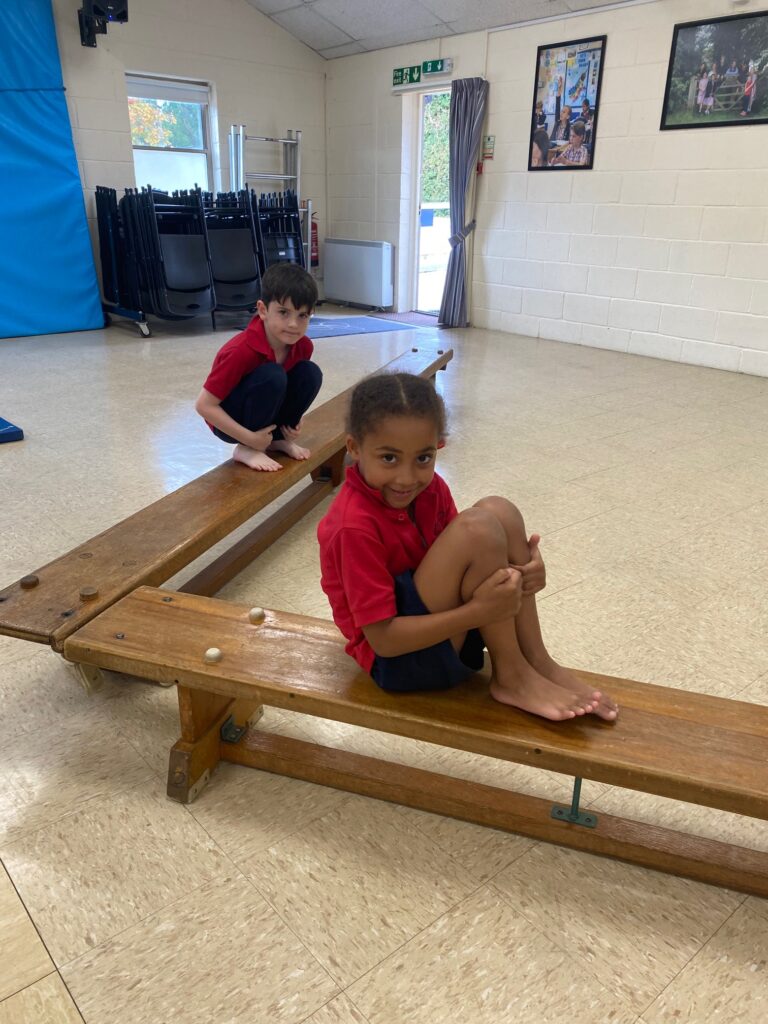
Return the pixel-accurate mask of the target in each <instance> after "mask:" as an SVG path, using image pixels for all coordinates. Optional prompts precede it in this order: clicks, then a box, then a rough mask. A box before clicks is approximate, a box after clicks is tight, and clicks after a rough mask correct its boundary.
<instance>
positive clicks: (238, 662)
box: [64, 587, 768, 896]
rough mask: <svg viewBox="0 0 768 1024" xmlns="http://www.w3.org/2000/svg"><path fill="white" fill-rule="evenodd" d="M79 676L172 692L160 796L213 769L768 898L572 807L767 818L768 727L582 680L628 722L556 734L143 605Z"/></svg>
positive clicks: (728, 868) (236, 626)
mask: <svg viewBox="0 0 768 1024" xmlns="http://www.w3.org/2000/svg"><path fill="white" fill-rule="evenodd" d="M64 656H65V658H67V659H71V660H73V661H76V662H83V663H86V664H89V665H93V666H100V667H102V668H107V669H114V670H117V671H120V672H127V673H130V674H132V675H136V676H140V677H143V678H145V679H152V680H155V681H157V682H161V683H165V684H173V683H176V684H178V690H179V707H180V717H181V738H180V740H179V741H178V742H177V743H176V745H175V746H174V748H173V749H172V751H171V758H170V767H169V777H168V793H169V795H170V796H171V797H173V798H174V799H176V800H180V801H182V802H188V801H190V800H191V799H193V798H194V796H195V795H196V794H197V792H198V791H199V790H200V789H201V788H202V786H203V785H204V784H205V783H206V782H207V780H208V778H209V776H210V773H211V772H212V771H213V769H214V768H215V766H216V765H217V764H218V762H219V761H220V760H224V761H230V762H234V763H236V764H242V765H250V766H252V767H255V768H261V769H264V770H267V771H271V772H277V773H280V774H284V775H289V776H293V777H295V778H300V779H306V780H309V781H311V782H316V783H321V784H323V785H328V786H334V787H337V788H339V789H343V790H349V791H351V792H355V793H363V794H366V795H368V796H374V797H378V798H380V799H385V800H392V801H396V802H398V803H402V804H407V805H409V806H412V807H418V808H421V809H423V810H428V811H434V812H438V813H440V814H445V815H449V816H452V817H456V818H461V819H464V820H467V821H473V822H477V823H479V824H482V825H488V826H493V827H494V828H500V829H506V830H508V831H511V832H516V833H521V834H523V835H527V836H532V837H534V838H536V839H543V840H547V841H550V842H555V843H559V844H562V845H565V846H571V847H575V848H577V849H580V850H585V851H589V852H592V853H598V854H604V855H608V856H612V857H617V858H619V859H621V860H626V861H629V862H631V863H635V864H641V865H644V866H646V867H651V868H656V869H659V870H663V871H668V872H671V873H673V874H679V875H683V876H687V877H690V878H694V879H697V880H700V881H704V882H709V883H712V884H716V885H723V886H727V887H729V888H732V889H737V890H740V891H743V892H748V893H753V894H756V895H760V896H768V854H765V853H760V852H757V851H754V850H749V849H744V848H739V847H735V846H731V845H728V844H725V843H721V842H716V841H713V840H710V839H705V838H701V837H697V836H691V835H687V834H685V833H680V832H675V831H672V830H669V829H665V828H660V827H657V826H653V825H647V824H641V823H639V822H633V821H628V820H625V819H622V818H617V817H613V816H611V815H607V814H603V813H599V814H598V813H594V812H592V811H588V812H584V811H582V810H580V809H579V807H578V799H577V797H578V790H579V787H580V779H581V778H582V777H585V778H588V779H594V780H597V781H599V782H605V783H610V784H611V785H615V786H621V787H625V788H629V789H635V790H641V791H644V792H647V793H655V794H658V795H661V796H665V797H672V798H674V799H677V800H684V801H688V802H692V803H696V804H703V805H705V806H708V807H713V808H719V809H721V810H726V811H734V812H737V813H739V814H745V815H750V816H754V817H758V818H763V819H766V818H768V709H767V708H764V707H760V706H756V705H754V704H745V703H740V702H737V701H730V700H723V699H721V698H717V697H710V696H707V695H705V694H698V693H689V692H684V691H678V690H673V689H668V688H666V687H663V686H651V685H647V684H642V683H637V682H631V681H629V680H625V679H613V678H611V679H609V678H607V677H604V676H598V675H595V674H593V673H581V674H582V676H583V677H584V678H585V679H586V680H588V681H589V682H591V683H592V684H593V685H595V686H597V687H600V688H605V689H606V690H609V691H610V692H611V693H612V694H613V695H615V696H616V698H617V699H618V701H619V704H620V705H621V708H622V711H621V717H620V719H619V721H618V722H617V723H615V724H608V723H606V722H603V721H601V720H599V719H597V718H595V717H594V716H587V717H584V718H580V719H575V720H573V721H570V722H562V723H552V722H546V721H544V720H543V719H539V718H536V717H534V716H532V715H527V714H525V713H523V712H519V711H516V710H515V709H513V708H508V707H505V706H502V705H499V704H497V703H496V702H494V701H493V700H492V699H491V698H490V696H489V694H488V689H487V681H486V680H485V679H484V678H483V677H482V676H475V677H474V678H473V679H472V680H470V682H468V683H467V684H465V685H463V686H460V687H458V688H457V689H455V690H452V691H450V692H447V693H441V694H424V695H421V694H410V695H399V696H396V695H391V694H386V693H384V692H382V691H381V690H379V689H378V688H377V687H376V685H375V684H374V683H373V682H372V680H370V679H369V678H368V677H367V676H366V675H365V674H363V673H361V672H360V671H359V670H358V669H357V667H356V666H355V664H354V663H353V662H352V660H351V659H349V658H348V657H347V655H346V654H345V653H344V650H343V645H342V640H341V638H340V636H339V634H338V632H337V630H336V628H335V626H334V625H333V624H332V623H330V622H325V621H323V620H319V619H310V618H304V617H302V616H297V615H290V614H287V613H282V612H269V611H268V612H262V611H261V610H259V609H249V608H248V607H246V606H241V605H235V604H231V603H228V602H225V601H220V600H215V599H211V598H206V597H199V596H194V595H190V594H180V593H170V592H168V591H166V590H157V589H153V588H149V587H142V588H140V589H138V590H136V591H135V592H134V593H132V594H130V595H129V596H127V597H125V598H123V599H122V600H121V601H119V602H118V603H117V604H115V605H113V606H112V607H110V608H109V609H108V610H106V611H104V612H103V613H102V614H100V615H99V616H98V617H96V618H94V619H92V620H91V621H90V622H89V623H88V624H87V625H85V626H83V627H82V628H81V629H79V630H78V631H77V632H76V633H74V634H72V635H71V636H69V637H68V638H67V639H66V640H65V642H64ZM265 704H266V705H270V706H274V707H277V708H283V709H288V710H293V711H299V712H304V713H306V714H310V715H316V716H319V717H322V718H329V719H333V720H336V721H340V722H347V723H352V724H355V725H360V726H365V727H367V728H370V729H377V730H380V731H382V732H385V733H395V734H397V735H400V736H407V737H411V738H414V739H419V740H426V741H429V742H430V743H437V744H442V745H444V746H447V747H452V748H455V749H460V750H467V751H472V752H474V753H477V754H484V755H489V756H491V757H495V758H501V759H503V760H507V761H513V762H518V763H521V764H526V765H531V766H537V767H540V768H544V769H549V770H552V771H556V772H565V773H568V774H571V775H574V776H576V777H577V785H576V787H575V791H574V801H573V803H572V805H571V807H565V808H563V807H560V808H553V807H552V805H551V804H550V803H548V802H547V801H546V800H542V799H539V798H535V797H531V796H526V795H522V794H519V793H512V792H508V791H505V790H501V789H497V788H494V787H490V786H485V785H480V784H478V783H475V782H468V781H464V780H460V779H455V778H450V777H447V776H444V775H439V774H436V773H433V772H428V771H424V770H421V769H416V768H411V767H407V766H404V765H399V764H393V763H388V762H385V761H381V760H378V759H375V758H371V757H364V756H360V755H357V754H351V753H348V752H345V751H341V750H335V749H331V748H327V747H323V746H319V745H317V744H313V743H307V742H303V741H300V740H295V739H291V738H288V737H281V736H276V735H273V734H271V733H269V734H268V733H259V731H258V729H253V728H251V729H248V730H247V731H246V730H245V728H244V727H245V724H246V723H247V722H248V720H249V719H250V720H254V719H255V717H256V716H257V715H258V713H259V709H260V707H261V706H262V705H265Z"/></svg>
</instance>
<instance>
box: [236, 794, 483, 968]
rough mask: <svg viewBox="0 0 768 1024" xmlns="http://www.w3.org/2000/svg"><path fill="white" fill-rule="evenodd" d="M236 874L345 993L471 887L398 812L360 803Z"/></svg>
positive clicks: (381, 805)
mask: <svg viewBox="0 0 768 1024" xmlns="http://www.w3.org/2000/svg"><path fill="white" fill-rule="evenodd" d="M241 867H242V868H243V870H244V871H245V872H246V874H247V875H248V876H249V877H250V878H251V879H252V880H253V882H254V884H255V885H256V887H257V888H258V889H259V891H260V892H262V893H263V894H264V896H265V897H266V898H267V899H268V900H269V902H270V903H271V904H272V906H274V908H275V909H276V910H277V911H278V913H279V914H280V916H281V917H282V918H283V920H285V921H286V923H287V924H288V925H289V927H290V928H292V930H293V931H295V932H296V934H297V935H298V936H299V938H301V940H302V941H303V942H304V943H305V945H306V946H307V947H308V948H309V949H310V950H311V951H312V952H313V953H314V955H315V956H316V957H317V958H318V960H319V961H320V962H321V963H322V964H323V965H324V966H325V968H326V969H327V970H328V972H329V973H330V974H331V976H332V977H333V978H335V979H336V980H337V981H338V982H339V983H340V984H342V985H348V984H349V983H350V982H352V981H354V979H355V978H359V977H360V976H361V975H362V974H364V973H365V972H366V971H368V970H369V969H370V968H371V967H373V966H374V965H375V964H376V963H378V962H379V961H380V960H381V959H382V958H383V957H385V956H387V955H388V954H389V953H391V952H392V951H393V950H395V949H397V948H398V947H399V946H401V945H402V944H403V943H404V942H406V941H407V940H408V939H410V938H412V937H413V936H414V935H415V934H417V932H419V931H420V930H421V929H422V928H424V927H425V926H426V925H428V924H430V923H431V922H432V921H434V920H435V918H437V917H439V916H440V914H442V913H444V912H445V911H446V910H448V909H449V908H450V907H451V906H453V904H454V903H456V902H457V901H458V900H460V899H462V898H463V897H464V896H466V895H467V894H468V893H469V892H471V891H472V890H473V889H474V888H475V882H474V880H473V879H472V877H471V876H470V875H469V874H468V873H467V872H465V871H464V870H463V869H462V868H460V867H459V866H458V865H457V864H455V863H454V862H453V861H452V859H451V858H450V857H448V856H447V855H446V854H445V853H443V851H442V850H441V849H440V848H439V847H438V846H436V845H435V844H434V843H433V842H432V841H431V840H429V839H428V838H427V837H426V836H424V835H423V834H421V833H420V832H416V831H414V829H413V827H412V824H411V821H410V819H409V818H408V816H407V815H406V814H404V813H403V812H402V811H401V810H400V809H399V808H397V807H396V806H394V805H390V804H384V803H381V802H379V801H375V800H366V799H364V798H362V797H350V798H348V800H347V801H346V802H345V803H344V804H343V805H342V806H341V807H339V808H338V809H337V810H335V811H333V812H331V813H330V814H327V815H325V817H323V818H319V819H318V820H317V821H315V822H313V823H312V824H310V825H308V826H307V827H305V828H303V829H302V830H301V831H300V832H297V833H295V834H294V835H292V836H290V837H288V838H287V839H285V840H283V841H282V842H280V843H277V844H276V845H275V846H273V847H271V848H270V849H269V850H266V851H265V852H263V853H261V854H259V855H257V856H256V857H253V858H251V859H250V860H248V861H247V862H246V863H245V864H243V865H241Z"/></svg>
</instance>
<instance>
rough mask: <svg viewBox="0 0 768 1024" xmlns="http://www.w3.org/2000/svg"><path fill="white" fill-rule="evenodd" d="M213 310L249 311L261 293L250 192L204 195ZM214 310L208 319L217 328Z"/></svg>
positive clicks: (259, 246)
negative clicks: (214, 306)
mask: <svg viewBox="0 0 768 1024" xmlns="http://www.w3.org/2000/svg"><path fill="white" fill-rule="evenodd" d="M203 208H204V210H205V226H206V230H207V231H208V251H209V252H210V257H211V277H212V279H213V286H214V289H215V291H216V310H228V311H229V310H232V311H234V310H242V309H248V310H252V309H254V308H255V306H256V303H257V302H258V300H259V297H260V296H261V275H262V273H263V270H264V247H263V244H262V240H261V231H260V225H259V220H258V217H254V214H253V201H252V198H251V193H250V192H248V191H247V190H243V191H242V192H226V193H222V192H219V193H218V195H216V196H215V197H214V196H213V195H212V194H211V193H210V192H208V193H204V194H203ZM216 310H214V311H212V312H211V321H212V323H213V326H214V328H215V327H216V316H215V313H216Z"/></svg>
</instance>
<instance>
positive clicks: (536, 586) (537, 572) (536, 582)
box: [510, 533, 547, 597]
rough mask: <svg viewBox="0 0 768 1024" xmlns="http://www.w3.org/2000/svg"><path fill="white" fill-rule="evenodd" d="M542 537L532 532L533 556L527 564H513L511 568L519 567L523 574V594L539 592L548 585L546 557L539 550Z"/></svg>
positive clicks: (530, 545)
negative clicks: (545, 566)
mask: <svg viewBox="0 0 768 1024" xmlns="http://www.w3.org/2000/svg"><path fill="white" fill-rule="evenodd" d="M540 541H541V537H540V535H539V534H538V533H532V534H531V537H530V540H529V541H528V547H529V549H530V552H531V557H530V560H529V561H528V562H526V563H525V565H512V566H510V568H512V569H517V571H518V572H519V573H522V576H523V594H524V595H525V596H526V597H527V596H528V595H529V594H538V592H539V591H540V590H543V589H544V587H546V585H547V571H546V569H545V568H544V559H543V558H542V557H541V554H540V552H539V542H540Z"/></svg>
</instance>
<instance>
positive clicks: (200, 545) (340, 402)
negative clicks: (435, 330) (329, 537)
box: [0, 338, 453, 685]
mask: <svg viewBox="0 0 768 1024" xmlns="http://www.w3.org/2000/svg"><path fill="white" fill-rule="evenodd" d="M452 357H453V351H452V350H451V349H445V350H444V349H442V348H439V347H438V345H437V343H436V342H435V341H433V340H431V339H430V340H427V341H422V339H421V338H419V339H418V341H417V347H414V348H411V349H410V351H408V352H406V353H405V354H403V355H401V356H399V357H398V358H397V359H395V360H393V361H392V362H390V363H389V364H387V366H386V367H384V369H386V370H389V371H392V372H394V371H400V372H408V373H415V374H419V375H420V376H422V377H430V378H431V377H434V376H435V374H436V373H437V371H438V370H440V369H444V368H445V367H446V366H447V364H448V363H449V362H450V360H451V359H452ZM350 390H351V389H349V390H347V391H345V392H343V393H342V394H340V395H337V396H336V397H335V398H332V399H331V400H330V401H328V402H326V403H325V404H324V405H322V406H319V407H318V408H317V409H314V410H313V411H311V412H310V413H308V415H307V416H306V417H305V420H304V430H303V433H302V443H304V444H306V445H307V447H309V448H310V449H311V451H312V455H311V457H310V458H309V459H307V460H306V461H303V462H297V461H294V460H292V459H288V458H286V457H285V456H280V455H278V456H276V458H277V459H278V461H280V462H282V464H283V469H282V470H280V471H279V472H275V473H255V472H254V471H253V470H251V469H248V468H246V467H245V466H242V465H240V464H239V463H235V462H232V461H231V460H230V461H228V462H225V463H223V464H222V465H221V466H217V467H216V468H215V469H212V470H211V471H210V472H208V473H206V474H204V475H203V476H201V477H199V478H198V479H196V480H192V481H191V482H190V483H188V484H185V485H184V486H183V487H180V488H179V489H178V490H176V491H173V492H172V493H170V494H166V495H165V496H164V497H162V498H160V499H159V500H158V501H156V502H154V503H153V504H152V505H149V506H148V507H147V508H144V509H142V510H141V511H139V512H137V513H135V515H132V516H130V517H129V518H127V519H124V520H123V521H122V522H120V523H118V524H117V525H115V526H113V527H111V528H110V529H108V530H106V531H105V532H104V533H101V534H99V535H98V536H97V537H94V538H93V539H91V540H89V541H86V543H85V544H81V545H80V546H79V547H77V548H75V549H74V550H73V551H70V552H69V553H68V554H66V555H63V556H62V557H61V558H57V559H56V560H55V561H53V562H50V563H49V564H48V565H46V566H44V567H43V568H42V569H38V570H36V571H35V572H33V573H30V574H29V575H28V576H25V577H23V578H22V579H21V580H18V581H17V582H16V583H14V584H12V585H11V586H9V587H6V588H5V589H4V590H2V591H0V633H3V634H5V635H7V636H15V637H20V638H21V639H24V640H31V641H33V642H36V643H43V644H50V646H51V647H52V648H53V649H54V650H55V651H59V652H60V651H61V650H62V647H63V644H64V642H65V640H66V638H67V637H68V636H70V635H71V634H72V633H73V632H74V631H75V630H76V629H79V628H80V626H82V625H83V624H84V623H86V622H88V621H89V620H90V619H92V618H93V617H94V616H95V615H98V614H100V613H101V612H102V611H103V610H104V609H105V608H108V607H109V606H110V605H111V604H113V603H114V602H115V601H117V600H118V599H119V598H121V597H123V595H125V594H128V593H130V591H132V590H134V589H135V588H136V587H139V586H142V585H143V584H148V585H152V586H155V585H157V584H159V583H163V582H165V581H166V580H168V579H170V578H171V577H172V576H174V575H175V574H176V573H177V572H179V570H181V569H183V568H184V567H185V566H186V565H189V563H190V562H192V561H194V560H195V559H196V558H197V557H198V556H199V555H201V554H202V553H203V552H205V551H207V550H208V549H209V548H211V547H212V546H213V545H214V544H216V543H217V542H218V541H219V540H221V539H222V538H223V537H226V536H227V535H228V534H230V533H231V532H232V531H233V530H235V529H236V528H237V527H239V526H241V525H242V524H243V523H244V522H246V521H247V520H248V519H250V518H251V517H252V516H254V515H256V513H258V512H260V511H261V510H263V509H265V508H266V507H267V506H268V505H270V504H271V503H272V502H273V501H274V500H275V499H276V498H278V497H280V495H282V494H284V493H285V492H286V491H288V490H289V489H290V488H291V487H293V486H294V485H295V484H297V483H300V482H301V481H302V480H303V479H304V478H305V477H306V476H311V477H312V482H311V483H309V484H308V485H307V486H306V487H305V488H304V489H303V490H302V491H301V492H300V493H299V494H298V495H297V496H296V497H294V498H292V499H291V500H290V501H288V502H287V503H286V504H285V505H284V506H283V507H281V508H280V509H279V510H278V511H277V512H275V513H274V515H272V516H271V517H270V518H268V519H267V520H266V521H265V522H263V523H261V524H260V525H259V526H258V527H256V528H255V529H254V530H253V531H251V532H250V533H249V534H248V535H247V536H246V537H244V538H242V539H241V540H240V541H238V543H237V544H235V545H234V546H233V547H232V548H231V549H230V550H229V551H227V552H225V553H224V554H223V555H221V556H220V557H219V558H217V559H216V560H215V561H214V562H213V563H212V564H211V565H210V566H208V567H206V568H205V569H203V570H202V572H200V573H198V574H197V575H196V576H195V577H194V578H193V579H192V580H189V581H188V582H187V583H186V584H185V585H184V587H183V588H182V589H183V590H186V591H189V592H190V593H198V594H215V593H216V592H217V591H218V590H219V589H221V587H223V586H224V584H225V583H227V582H228V581H229V580H231V579H232V578H233V577H234V576H235V575H237V573H238V572H240V571H241V570H242V569H243V568H244V567H245V566H246V565H248V564H249V563H250V562H251V561H253V559H254V558H256V557H257V556H258V555H259V554H261V552H262V551H264V550H265V549H266V548H267V547H268V546H269V545H270V544H271V543H272V542H273V541H274V540H276V539H277V538H278V537H280V536H281V535H282V534H283V533H285V532H286V530H288V529H289V528H290V527H291V526H293V524H294V523H296V522H297V521H298V520H299V519H300V518H301V516H303V515H304V514H305V513H306V512H308V511H309V509H311V508H312V507H313V506H314V505H316V504H317V503H318V502H319V501H322V500H323V499H324V498H325V497H326V496H327V495H328V494H330V492H331V491H332V490H333V488H334V487H335V486H337V485H338V484H339V483H340V482H341V479H342V473H343V463H344V449H345V432H344V418H345V412H346V407H347V403H348V399H349V391H350ZM83 682H85V683H86V685H88V684H89V683H90V684H91V685H94V681H93V680H89V679H88V678H86V677H84V678H83Z"/></svg>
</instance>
